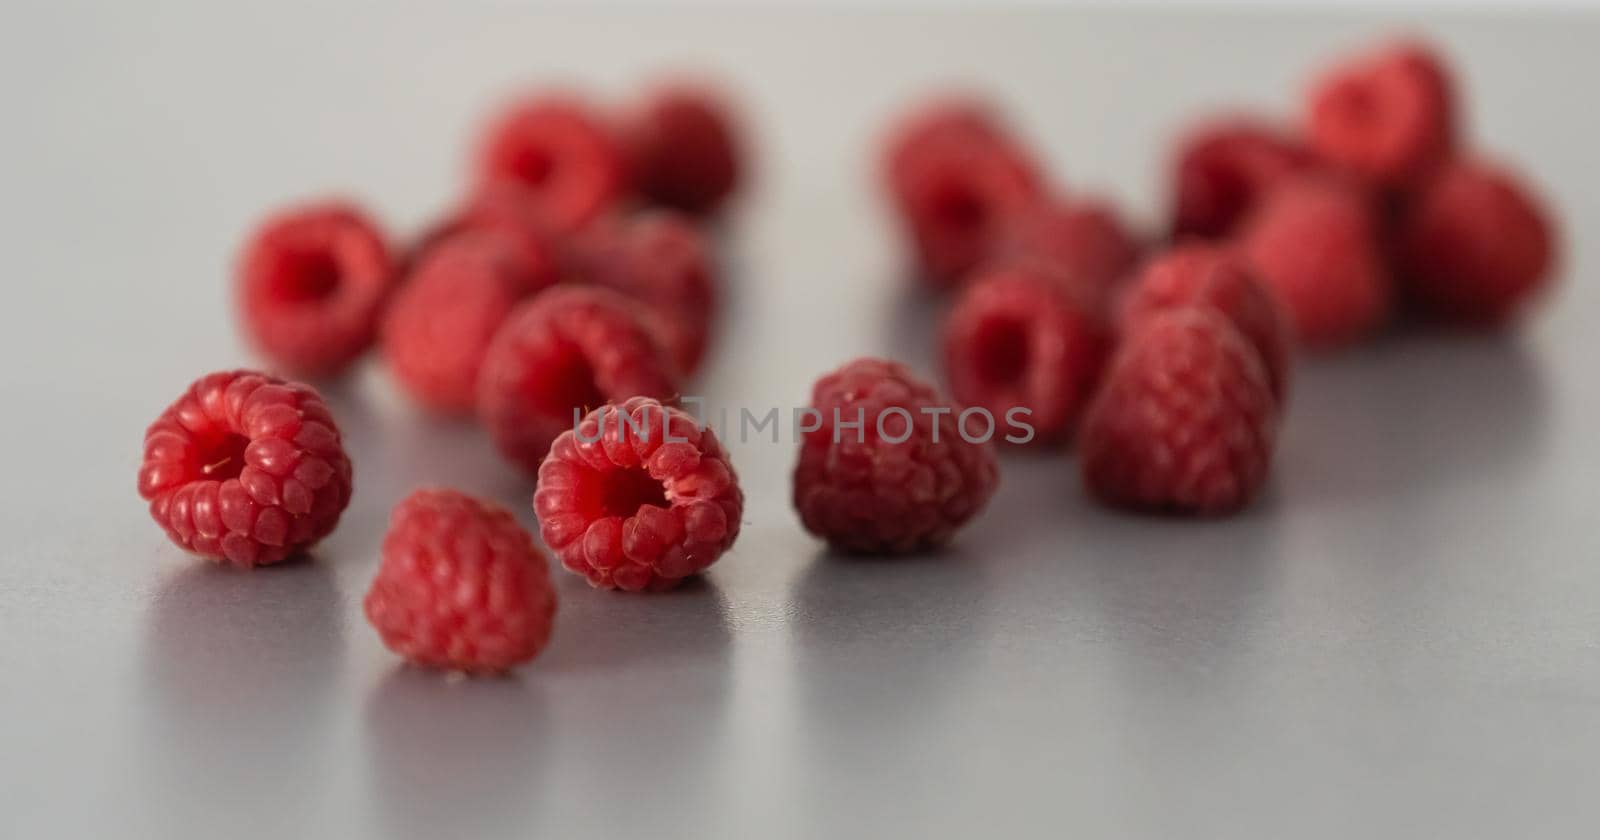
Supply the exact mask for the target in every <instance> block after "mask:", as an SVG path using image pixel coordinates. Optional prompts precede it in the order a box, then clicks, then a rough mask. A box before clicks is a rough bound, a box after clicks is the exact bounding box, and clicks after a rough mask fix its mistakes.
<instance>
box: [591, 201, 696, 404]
mask: <svg viewBox="0 0 1600 840" xmlns="http://www.w3.org/2000/svg"><path fill="white" fill-rule="evenodd" d="M567 244H568V248H567V265H566V270H567V272H568V273H569V274H570V276H572V277H573V278H575V279H576V280H578V281H579V282H584V283H593V284H595V285H599V286H604V287H606V288H609V289H613V290H615V291H618V292H621V293H622V294H624V295H626V296H628V297H630V298H632V299H634V300H637V301H639V302H641V303H643V304H645V306H646V307H647V310H646V311H645V312H644V313H643V314H644V315H645V316H647V317H646V321H647V325H648V326H650V327H652V328H653V329H655V331H656V334H657V337H658V338H659V339H660V340H661V344H662V346H663V347H665V348H666V350H667V352H668V354H669V355H670V356H671V357H672V360H673V362H674V364H675V365H676V366H677V369H678V371H679V372H680V373H682V374H683V375H686V376H687V375H689V374H692V373H694V371H695V370H696V369H697V368H698V367H699V365H700V361H701V359H702V358H703V357H704V356H705V350H706V340H707V336H708V333H709V332H710V329H711V320H712V316H713V314H714V311H715V308H716V296H715V286H714V283H713V277H714V272H715V266H713V265H712V261H711V256H710V251H709V249H708V248H707V247H706V243H705V239H704V237H702V236H701V234H700V231H699V229H698V228H696V227H695V226H694V225H693V224H692V223H690V222H689V221H688V220H687V219H686V218H684V217H683V216H680V215H678V214H676V213H672V212H669V211H657V212H649V213H643V214H640V215H637V216H633V217H630V218H627V219H613V220H609V221H602V222H599V223H596V224H594V225H590V226H589V227H588V228H586V229H585V230H583V231H582V232H580V233H578V234H577V235H575V236H573V237H572V238H571V239H570V240H569V242H568V243H567Z"/></svg>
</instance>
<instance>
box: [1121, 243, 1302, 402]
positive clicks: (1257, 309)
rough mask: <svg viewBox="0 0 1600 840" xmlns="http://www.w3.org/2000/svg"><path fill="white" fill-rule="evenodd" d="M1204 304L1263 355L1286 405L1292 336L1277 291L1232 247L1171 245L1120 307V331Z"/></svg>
mask: <svg viewBox="0 0 1600 840" xmlns="http://www.w3.org/2000/svg"><path fill="white" fill-rule="evenodd" d="M1186 307H1201V308H1205V309H1212V310H1215V311H1216V312H1218V313H1220V314H1222V315H1223V316H1224V317H1226V318H1227V319H1228V320H1229V321H1230V322H1231V323H1232V324H1233V326H1234V328H1235V329H1237V330H1238V331H1239V334H1240V335H1242V336H1244V338H1245V340H1246V341H1249V342H1250V345H1251V346H1252V347H1254V348H1255V350H1256V352H1257V353H1259V354H1260V356H1261V361H1262V363H1263V364H1264V365H1265V366H1266V371H1267V380H1268V382H1269V383H1270V384H1271V387H1272V396H1273V398H1274V399H1276V400H1277V401H1278V404H1279V406H1280V407H1281V406H1282V405H1283V403H1284V401H1285V400H1286V398H1287V396H1288V391H1289V377H1290V374H1289V367H1290V355H1291V352H1292V349H1291V344H1292V339H1291V338H1290V335H1289V323H1288V320H1287V318H1286V316H1285V315H1284V313H1283V309H1282V307H1281V306H1279V304H1278V300H1277V298H1276V297H1274V296H1273V294H1272V291H1271V290H1270V289H1268V288H1267V287H1266V285H1264V284H1263V283H1262V282H1261V281H1260V280H1259V278H1257V277H1256V275H1255V273H1254V271H1252V270H1251V268H1250V264H1249V263H1247V262H1246V261H1245V260H1244V258H1243V257H1240V256H1239V255H1237V254H1235V253H1234V252H1232V251H1231V250H1230V249H1228V248H1226V247H1224V246H1221V245H1213V244H1209V243H1203V242H1190V243H1186V244H1183V245H1178V246H1176V247H1173V248H1170V249H1168V250H1167V251H1165V252H1164V253H1162V254H1161V255H1159V256H1157V257H1155V258H1154V259H1152V260H1150V262H1148V263H1147V264H1146V265H1145V267H1144V268H1143V269H1142V270H1141V271H1140V272H1139V274H1138V278H1137V279H1136V280H1135V281H1134V282H1133V284H1132V285H1130V286H1129V288H1128V289H1127V291H1126V293H1125V294H1124V295H1123V297H1122V300H1121V303H1120V305H1119V307H1118V313H1117V315H1118V332H1120V333H1122V334H1128V333H1131V332H1134V331H1135V330H1136V329H1137V327H1138V324H1139V322H1141V321H1143V320H1144V319H1146V318H1148V317H1150V315H1152V314H1154V313H1156V312H1161V311H1165V310H1168V309H1181V308H1186Z"/></svg>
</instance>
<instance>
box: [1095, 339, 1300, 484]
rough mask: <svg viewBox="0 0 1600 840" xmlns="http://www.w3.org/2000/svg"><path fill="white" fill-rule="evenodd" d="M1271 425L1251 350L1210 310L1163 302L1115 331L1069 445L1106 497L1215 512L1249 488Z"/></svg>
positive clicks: (1265, 462)
mask: <svg viewBox="0 0 1600 840" xmlns="http://www.w3.org/2000/svg"><path fill="white" fill-rule="evenodd" d="M1276 434H1277V406H1276V403H1275V401H1274V400H1273V398H1272V391H1271V390H1270V389H1269V387H1268V385H1267V374H1266V369H1265V368H1263V367H1262V365H1261V360H1260V358H1259V357H1258V356H1257V354H1256V352H1255V350H1253V349H1252V348H1251V347H1250V345H1249V344H1248V343H1247V342H1246V341H1245V339H1244V338H1243V337H1242V336H1240V335H1239V333H1238V331H1236V330H1235V329H1234V328H1233V326H1232V325H1231V324H1229V323H1228V321H1227V320H1226V319H1225V318H1223V317H1222V316H1221V315H1220V314H1218V313H1217V312H1215V311H1213V310H1209V309H1198V308H1191V309H1168V310H1163V311H1160V312H1156V313H1154V314H1152V315H1151V316H1150V317H1148V318H1146V319H1143V320H1142V321H1141V323H1140V324H1139V326H1138V327H1137V328H1136V329H1135V330H1134V332H1133V333H1132V334H1130V335H1129V336H1127V337H1126V338H1125V339H1124V340H1123V344H1122V346H1121V347H1120V348H1119V349H1118V351H1117V354H1116V356H1115V358H1114V359H1113V360H1112V362H1111V365H1110V367H1109V368H1108V370H1107V372H1106V377H1105V382H1104V383H1103V384H1102V385H1101V387H1100V391H1099V393H1098V394H1097V395H1096V396H1095V399H1094V402H1093V403H1092V404H1091V405H1090V406H1089V411H1088V413H1087V414H1086V415H1085V416H1084V421H1083V429H1082V431H1081V432H1080V433H1079V437H1078V450H1079V453H1080V457H1081V458H1082V469H1083V481H1084V484H1085V486H1087V488H1088V489H1089V491H1090V493H1092V494H1093V495H1094V496H1095V497H1096V498H1098V499H1100V500H1101V501H1102V502H1104V503H1106V504H1108V505H1112V506H1114V507H1121V508H1129V509H1132V510H1139V511H1146V512H1155V513H1179V514H1203V515H1216V514H1225V513H1231V512H1234V511H1237V510H1239V509H1240V508H1243V507H1244V506H1245V505H1247V504H1248V503H1249V502H1250V500H1251V499H1252V498H1254V497H1255V495H1256V493H1257V492H1258V491H1259V489H1260V487H1261V485H1262V484H1263V483H1265V481H1266V478H1267V470H1268V466H1269V464H1270V462H1271V459H1272V450H1273V445H1274V441H1275V438H1276Z"/></svg>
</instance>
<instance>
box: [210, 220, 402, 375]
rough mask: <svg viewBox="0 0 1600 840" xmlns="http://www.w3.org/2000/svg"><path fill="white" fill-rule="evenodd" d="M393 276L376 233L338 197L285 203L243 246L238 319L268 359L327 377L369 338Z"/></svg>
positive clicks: (352, 358) (352, 357) (363, 347)
mask: <svg viewBox="0 0 1600 840" xmlns="http://www.w3.org/2000/svg"><path fill="white" fill-rule="evenodd" d="M394 277H395V271H394V265H393V262H392V261H391V258H390V254H389V249H388V246H386V245H385V244H384V240H383V235H382V233H380V232H379V230H378V228H377V226H376V225H375V224H373V223H372V222H371V221H370V220H369V219H368V218H367V217H366V216H364V215H362V213H361V211H359V210H357V209H356V208H355V207H353V206H351V205H348V204H343V203H338V202H324V203H320V204H310V205H305V206H301V207H296V208H292V209H289V210H286V211H283V212H281V213H278V214H277V215H274V216H273V217H271V218H269V219H268V220H267V221H266V222H265V223H263V224H262V225H261V226H260V227H259V228H257V229H256V231H255V233H254V234H252V235H251V237H250V240H249V242H248V243H247V244H246V245H245V248H244V252H243V254H242V255H241V256H240V259H239V267H238V273H237V278H236V303H237V307H238V312H239V320H240V323H241V324H242V325H243V326H244V330H245V332H246V334H248V336H249V338H250V340H251V342H252V343H254V344H255V346H256V348H257V349H258V350H260V352H261V353H262V354H263V355H265V356H266V357H267V358H268V359H271V360H272V362H273V363H274V364H276V365H278V366H281V367H283V368H285V369H287V370H289V371H291V372H293V373H295V374H297V375H300V376H308V377H325V376H332V375H334V374H337V373H339V372H341V371H343V370H344V369H345V368H346V367H348V366H349V365H350V363H351V362H353V361H355V360H356V358H357V357H359V356H360V355H361V354H362V353H363V352H365V351H366V349H367V347H368V346H369V345H371V344H372V339H373V337H374V336H375V335H376V333H377V329H378V319H379V316H380V315H381V314H382V308H383V304H384V302H385V300H386V299H387V297H388V295H389V292H390V289H391V288H392V286H393V283H394Z"/></svg>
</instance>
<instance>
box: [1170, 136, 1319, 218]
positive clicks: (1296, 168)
mask: <svg viewBox="0 0 1600 840" xmlns="http://www.w3.org/2000/svg"><path fill="white" fill-rule="evenodd" d="M1311 165H1312V157H1311V153H1310V151H1309V150H1307V149H1305V148H1304V147H1303V146H1301V145H1300V144H1299V143H1297V142H1295V141H1293V140H1291V139H1289V138H1288V137H1286V136H1284V135H1283V134H1282V133H1281V132H1279V131H1278V130H1277V129H1276V128H1274V127H1272V126H1270V125H1268V124H1266V123H1263V122H1259V121H1256V120H1253V119H1250V118H1248V117H1232V118H1227V119H1223V120H1219V121H1216V122H1213V123H1208V124H1206V125H1203V126H1201V127H1200V128H1199V129H1197V130H1195V131H1194V132H1193V133H1192V134H1190V135H1189V137H1188V139H1187V140H1185V141H1184V143H1183V144H1182V145H1181V146H1180V147H1179V151H1178V157H1177V162H1176V164H1175V165H1174V167H1173V193H1174V197H1173V212H1172V216H1173V219H1172V233H1173V236H1176V237H1183V236H1200V237H1206V238H1214V237H1222V236H1228V235H1229V234H1231V233H1233V231H1234V228H1235V227H1236V226H1237V225H1238V223H1239V222H1240V221H1241V220H1242V219H1244V218H1245V217H1246V216H1248V215H1249V214H1250V211H1251V210H1252V209H1254V208H1255V206H1256V203H1257V201H1259V200H1260V198H1261V196H1262V194H1264V193H1265V192H1266V191H1267V190H1268V189H1270V188H1271V187H1272V186H1273V185H1275V184H1277V183H1278V182H1280V181H1282V180H1284V179H1285V178H1287V177H1288V176H1290V175H1293V174H1295V173H1297V172H1304V171H1306V170H1307V169H1309V168H1311Z"/></svg>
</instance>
